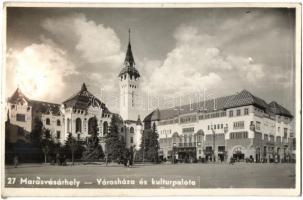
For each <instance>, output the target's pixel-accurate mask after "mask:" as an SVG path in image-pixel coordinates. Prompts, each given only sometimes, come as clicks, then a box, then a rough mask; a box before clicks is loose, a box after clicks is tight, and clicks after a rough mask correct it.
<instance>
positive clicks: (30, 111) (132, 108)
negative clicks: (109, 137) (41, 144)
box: [6, 40, 143, 150]
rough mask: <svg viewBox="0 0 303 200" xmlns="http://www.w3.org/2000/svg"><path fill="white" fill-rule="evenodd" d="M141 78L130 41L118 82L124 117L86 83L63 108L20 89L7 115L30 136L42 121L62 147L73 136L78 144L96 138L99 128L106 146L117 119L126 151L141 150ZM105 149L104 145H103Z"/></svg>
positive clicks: (14, 95) (11, 98) (8, 104)
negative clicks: (112, 125)
mask: <svg viewBox="0 0 303 200" xmlns="http://www.w3.org/2000/svg"><path fill="white" fill-rule="evenodd" d="M139 80H140V74H139V72H138V70H137V69H136V67H135V60H134V56H133V53H132V49H131V43H130V40H129V43H128V47H127V52H126V56H125V60H124V63H123V67H122V70H121V71H120V73H119V74H118V78H117V81H119V86H120V113H119V114H116V113H112V112H110V111H109V109H108V108H107V107H106V105H105V103H104V102H102V101H101V100H99V99H98V98H97V97H96V96H94V95H93V94H92V93H91V92H89V90H88V89H87V87H86V84H85V83H83V84H82V86H81V89H80V90H79V91H78V92H77V93H76V94H75V95H73V96H71V97H70V98H68V99H66V100H65V101H63V102H62V103H61V104H56V103H50V102H43V101H36V100H32V99H29V98H28V97H26V96H25V95H24V94H23V93H22V91H21V89H20V88H17V89H16V91H15V92H14V93H13V95H12V96H11V97H10V98H8V101H7V108H6V109H7V113H8V116H7V117H8V118H9V121H10V123H11V124H13V125H16V126H18V127H19V128H22V129H23V130H24V131H25V132H26V133H30V132H31V131H32V130H33V128H34V126H35V123H36V121H37V120H41V122H42V123H43V127H44V129H45V131H48V132H49V133H50V135H51V136H52V138H53V139H54V140H55V141H57V142H60V143H61V144H63V143H64V141H65V140H66V139H67V137H68V135H69V133H71V134H72V136H73V137H74V138H76V139H77V140H78V141H83V142H84V141H86V139H87V138H88V137H89V136H90V135H91V134H92V131H93V128H94V126H95V124H97V126H98V136H99V137H100V141H101V143H103V144H104V136H105V135H106V134H107V133H108V131H109V126H110V123H111V118H112V117H113V115H116V116H117V117H118V118H119V119H120V120H119V121H120V122H121V123H119V124H118V126H119V131H120V133H119V134H120V137H121V139H123V140H124V141H125V143H126V147H127V148H130V147H131V146H132V147H135V148H136V149H137V150H138V149H139V147H140V142H141V135H142V131H143V125H142V123H141V120H140V116H139V115H138V113H139V111H138V108H137V107H138V105H137V99H138V96H139V94H138V93H139V86H140V81H139ZM103 146H104V145H103Z"/></svg>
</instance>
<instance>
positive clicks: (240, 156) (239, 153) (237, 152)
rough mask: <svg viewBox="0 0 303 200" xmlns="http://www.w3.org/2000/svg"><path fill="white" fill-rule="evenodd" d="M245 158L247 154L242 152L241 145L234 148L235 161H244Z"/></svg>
mask: <svg viewBox="0 0 303 200" xmlns="http://www.w3.org/2000/svg"><path fill="white" fill-rule="evenodd" d="M244 158H245V154H244V153H243V152H242V149H241V147H237V148H235V149H234V151H233V159H235V161H237V162H240V161H244Z"/></svg>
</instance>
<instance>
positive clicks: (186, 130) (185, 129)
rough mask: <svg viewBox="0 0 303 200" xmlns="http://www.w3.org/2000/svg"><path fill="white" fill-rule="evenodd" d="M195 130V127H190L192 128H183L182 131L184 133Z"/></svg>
mask: <svg viewBox="0 0 303 200" xmlns="http://www.w3.org/2000/svg"><path fill="white" fill-rule="evenodd" d="M194 131H195V128H194V127H190V128H183V129H182V132H183V133H193V132H194Z"/></svg>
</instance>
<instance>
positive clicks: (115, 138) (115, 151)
mask: <svg viewBox="0 0 303 200" xmlns="http://www.w3.org/2000/svg"><path fill="white" fill-rule="evenodd" d="M118 124H119V118H118V117H117V116H116V115H113V117H112V120H111V123H110V128H109V131H108V133H107V134H106V135H105V152H106V153H105V156H106V164H107V162H108V159H110V160H116V159H120V158H122V157H123V154H124V151H125V143H124V141H123V140H122V139H121V138H120V137H119V127H118Z"/></svg>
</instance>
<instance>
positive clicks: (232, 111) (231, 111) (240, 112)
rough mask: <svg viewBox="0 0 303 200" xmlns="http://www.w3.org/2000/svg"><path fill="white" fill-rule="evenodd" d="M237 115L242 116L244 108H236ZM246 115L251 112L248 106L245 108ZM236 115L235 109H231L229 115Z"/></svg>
mask: <svg viewBox="0 0 303 200" xmlns="http://www.w3.org/2000/svg"><path fill="white" fill-rule="evenodd" d="M235 111H236V112H235V116H241V115H242V109H237V110H235ZM243 114H244V115H248V114H249V109H248V108H244V113H243ZM233 116H234V110H230V111H229V117H233Z"/></svg>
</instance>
